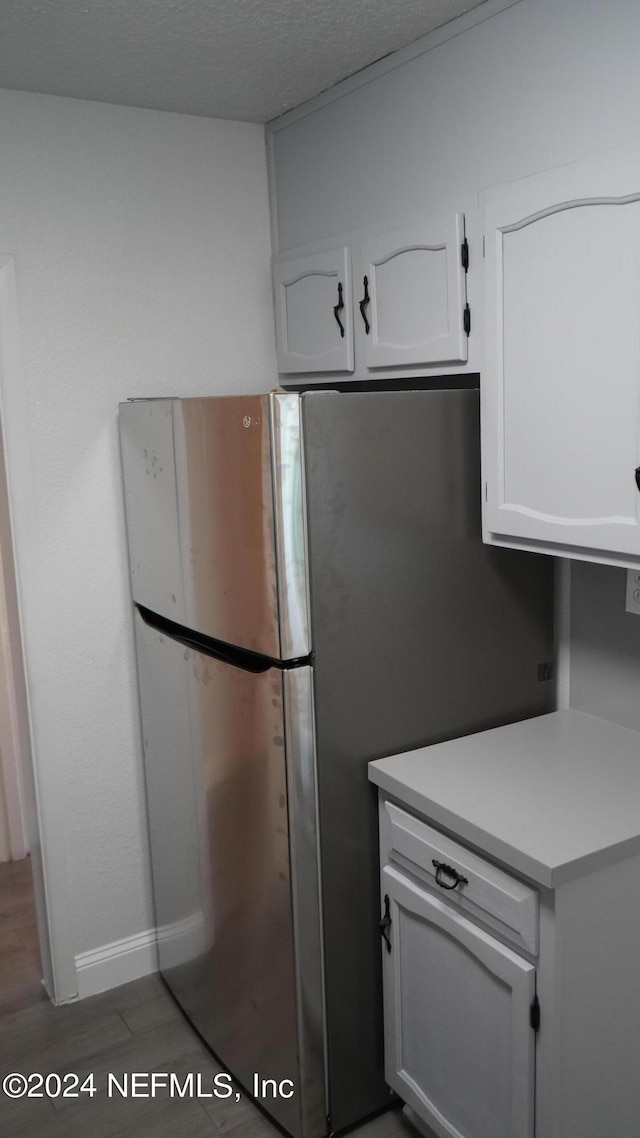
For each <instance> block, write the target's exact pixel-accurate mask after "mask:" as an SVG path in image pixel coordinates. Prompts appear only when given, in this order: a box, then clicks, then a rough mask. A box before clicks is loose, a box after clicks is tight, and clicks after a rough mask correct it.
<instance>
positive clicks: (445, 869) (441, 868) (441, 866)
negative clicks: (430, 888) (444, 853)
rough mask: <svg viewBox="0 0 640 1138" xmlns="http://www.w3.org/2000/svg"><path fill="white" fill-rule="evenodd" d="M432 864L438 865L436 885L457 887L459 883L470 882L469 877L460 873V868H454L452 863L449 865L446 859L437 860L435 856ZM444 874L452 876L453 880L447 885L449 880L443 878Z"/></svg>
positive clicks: (449, 887)
mask: <svg viewBox="0 0 640 1138" xmlns="http://www.w3.org/2000/svg"><path fill="white" fill-rule="evenodd" d="M431 864H432V865H435V867H436V885H439V886H440V888H441V889H455V888H456V886H457V885H468V884H469V880H468V878H466V877H463V876H462V874H461V873H458V870H457V869H454V868H453V866H452V865H447V864H446V862H444V861H436V859H435V858H434V859H433V861H432V862H431ZM442 874H446V875H447V877H452V878H453V881H452V882H451V883H450V884H449V885H447V882H446V881H443V880H442Z"/></svg>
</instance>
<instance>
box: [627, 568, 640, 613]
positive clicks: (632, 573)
mask: <svg viewBox="0 0 640 1138" xmlns="http://www.w3.org/2000/svg"><path fill="white" fill-rule="evenodd" d="M625 608H626V610H627V612H634V613H635V614H636V616H640V569H627V603H626V605H625Z"/></svg>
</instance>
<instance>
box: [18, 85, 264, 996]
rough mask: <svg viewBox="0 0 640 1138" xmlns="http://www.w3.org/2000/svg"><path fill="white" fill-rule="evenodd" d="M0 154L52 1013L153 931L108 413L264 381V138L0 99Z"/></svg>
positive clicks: (29, 98) (91, 108)
mask: <svg viewBox="0 0 640 1138" xmlns="http://www.w3.org/2000/svg"><path fill="white" fill-rule="evenodd" d="M0 154H1V156H2V160H1V162H0V255H5V256H9V257H12V258H14V259H15V269H16V280H17V296H18V314H19V324H20V336H21V345H22V380H21V381H20V382H19V383H18V382H16V378H15V377H16V375H17V371H14V373H13V374H14V378H13V380H12V379H11V378H10V377H9V378H7V376H6V375H5V376H4V377H3V386H4V391H3V413H4V432H5V441H6V450H7V462H8V471H9V481H10V492H11V499H12V508H13V526H14V538H15V544H16V555H17V570H18V578H19V582H20V584H21V601H22V618H23V632H24V640H25V650H26V667H27V676H28V683H29V691H30V700H31V708H32V730H33V740H34V766H35V770H36V780H37V787H38V794H39V798H40V815H41V823H42V830H43V838H44V848H45V855H46V858H47V857H48V859H49V868H50V884H51V883H52V882H54V878H55V886H56V898H57V901H58V902H59V903H58V904H57V906H56V911H55V913H54V914H53V917H52V920H53V926H54V928H53V931H54V937H53V939H54V947H56V946H57V959H55V960H54V964H55V965H56V973H57V977H58V996H59V998H69V997H71V996H72V995H73V990H72V988H73V984H74V983H75V969H74V968H73V964H72V959H71V958H72V957H73V955H74V954H75V955H77V954H82V953H87V952H89V951H91V950H94V949H96V948H99V947H100V946H102V945H104V944H107V943H109V942H113V941H116V940H119V939H121V938H126V937H129V936H132V935H134V934H136V933H138V932H140V931H142V930H145V929H147V928H149V927H150V926H151V925H152V913H151V904H150V883H149V869H148V863H147V850H146V836H145V819H144V802H143V791H142V775H141V761H140V747H139V737H138V732H139V727H138V713H137V705H136V698H137V696H136V686H135V676H134V664H133V649H132V633H131V612H130V604H129V593H128V578H127V567H126V550H125V536H124V527H123V509H122V498H121V481H120V464H119V450H118V440H117V429H116V418H117V404H118V401H119V400H123V399H126V398H127V397H129V396H144V395H162V394H180V395H196V394H198V395H204V394H216V393H219V392H234V391H249V390H268V389H269V388H270V387H272V386H273V385H274V381H275V358H274V345H273V320H272V303H271V292H270V278H269V257H270V242H269V225H268V202H267V185H266V166H265V158H264V138H263V131H262V128H260V127H257V126H253V125H249V124H243V123H232V122H222V121H216V120H208V119H199V118H194V117H187V116H180V115H172V114H165V113H159V112H154V111H145V110H132V109H129V108H125V107H115V106H105V105H99V104H92V103H85V102H80V101H75V100H70V99H60V98H53V97H47V96H38V95H28V94H22V93H16V92H8V91H3V92H0ZM25 487H27V488H28V489H27V490H25ZM46 865H47V860H46V859H45V869H46ZM65 874H66V879H67V886H68V888H67V890H66V898H65V897H64V896H62V893H61V890H60V889H59V888H58V886H59V885H60V882H61V881H62V879H63V877H64V876H65ZM45 879H46V874H45ZM50 917H51V914H50ZM70 950H71V954H70ZM70 962H71V963H70Z"/></svg>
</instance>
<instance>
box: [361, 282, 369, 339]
mask: <svg viewBox="0 0 640 1138" xmlns="http://www.w3.org/2000/svg"><path fill="white" fill-rule="evenodd" d="M362 284H363V285H364V296H363V298H362V300H361V301H360V305H359V308H360V315H361V317H362V319H363V321H364V330H365V333H366V335H367V336H368V335H369V332H370V330H371V329H370V324H369V321H368V320H367V308H368V306H369V305H370V303H371V297H370V296H369V278H368V277H363V278H362Z"/></svg>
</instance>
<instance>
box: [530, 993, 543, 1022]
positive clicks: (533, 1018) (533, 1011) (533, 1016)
mask: <svg viewBox="0 0 640 1138" xmlns="http://www.w3.org/2000/svg"><path fill="white" fill-rule="evenodd" d="M529 1023H530V1024H531V1026H532V1028H533V1030H534V1031H539V1029H540V1004H539V1002H538V997H537V996H534V997H533V1003H532V1004H531V1007H530V1008H529Z"/></svg>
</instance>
